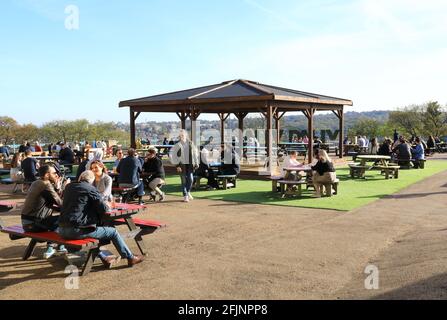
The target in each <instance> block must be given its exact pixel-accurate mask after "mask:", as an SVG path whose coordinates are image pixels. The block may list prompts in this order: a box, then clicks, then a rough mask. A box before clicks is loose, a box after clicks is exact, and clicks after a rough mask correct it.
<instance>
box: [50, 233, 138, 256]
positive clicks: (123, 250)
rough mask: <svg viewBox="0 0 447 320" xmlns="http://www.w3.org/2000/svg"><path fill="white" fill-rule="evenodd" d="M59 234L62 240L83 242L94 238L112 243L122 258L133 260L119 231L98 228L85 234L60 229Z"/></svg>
mask: <svg viewBox="0 0 447 320" xmlns="http://www.w3.org/2000/svg"><path fill="white" fill-rule="evenodd" d="M58 232H59V234H60V235H61V237H62V238H64V239H67V240H81V239H85V238H94V239H98V240H109V241H112V243H113V245H114V246H115V248H116V250H118V252H119V253H120V255H121V258H125V259H133V257H134V255H133V254H132V252H131V251H130V250H129V248H128V247H127V245H126V243H125V242H124V240H123V238H121V236H120V234H119V233H118V231H116V229H115V228H112V227H97V228H96V230H95V231H93V232H88V233H85V230H82V229H78V228H61V227H59V231H58Z"/></svg>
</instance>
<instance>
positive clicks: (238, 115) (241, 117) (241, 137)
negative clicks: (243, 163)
mask: <svg viewBox="0 0 447 320" xmlns="http://www.w3.org/2000/svg"><path fill="white" fill-rule="evenodd" d="M247 114H248V113H247V112H237V113H235V114H234V115H235V116H236V118H237V120H238V127H239V149H238V150H239V151H238V152H239V157H240V158H241V159H242V155H243V154H244V153H243V146H244V118H245V117H246V116H247Z"/></svg>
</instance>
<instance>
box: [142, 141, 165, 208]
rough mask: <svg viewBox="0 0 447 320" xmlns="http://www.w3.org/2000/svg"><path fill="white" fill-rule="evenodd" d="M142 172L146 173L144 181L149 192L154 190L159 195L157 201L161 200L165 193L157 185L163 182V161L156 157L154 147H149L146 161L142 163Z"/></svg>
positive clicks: (154, 197)
mask: <svg viewBox="0 0 447 320" xmlns="http://www.w3.org/2000/svg"><path fill="white" fill-rule="evenodd" d="M143 172H144V173H146V174H147V175H148V176H147V177H146V178H145V179H144V182H145V183H146V185H147V186H148V187H149V189H150V190H151V193H152V192H153V191H155V192H156V193H157V194H158V196H159V201H160V202H161V201H163V200H164V198H165V194H164V192H163V191H161V190H160V188H159V186H161V185H163V184H164V183H165V180H164V179H165V169H164V168H163V162H162V161H161V160H160V158H158V157H157V150H156V149H155V148H149V150H148V156H147V158H146V162H145V163H144V165H143ZM152 197H153V199H154V200H155V199H156V195H154V196H152Z"/></svg>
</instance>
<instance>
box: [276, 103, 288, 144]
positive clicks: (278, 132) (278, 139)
mask: <svg viewBox="0 0 447 320" xmlns="http://www.w3.org/2000/svg"><path fill="white" fill-rule="evenodd" d="M285 114H286V113H285V112H283V113H282V114H281V115H280V114H279V112H278V111H276V112H275V114H274V115H273V117H274V118H275V129H276V146H277V147H279V143H280V142H281V134H280V131H281V127H280V120H281V119H282V117H284V115H285Z"/></svg>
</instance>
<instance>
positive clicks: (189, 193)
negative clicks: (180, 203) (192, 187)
mask: <svg viewBox="0 0 447 320" xmlns="http://www.w3.org/2000/svg"><path fill="white" fill-rule="evenodd" d="M188 198H189V200H194V197H193V196H192V194H191V192H188Z"/></svg>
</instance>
